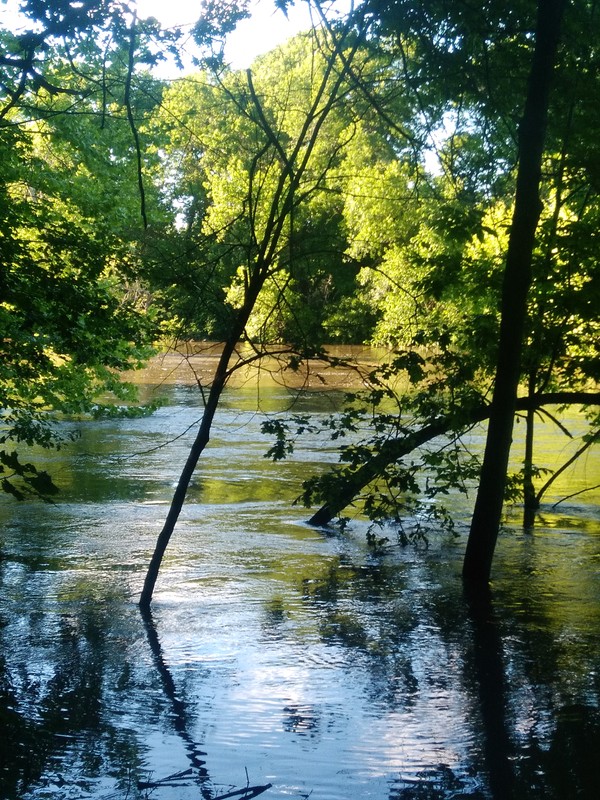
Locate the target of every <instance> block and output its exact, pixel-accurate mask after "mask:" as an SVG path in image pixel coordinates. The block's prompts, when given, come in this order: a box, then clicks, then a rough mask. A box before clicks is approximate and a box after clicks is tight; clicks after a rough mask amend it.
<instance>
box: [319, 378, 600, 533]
mask: <svg viewBox="0 0 600 800" xmlns="http://www.w3.org/2000/svg"><path fill="white" fill-rule="evenodd" d="M569 404H570V405H582V406H586V405H594V406H599V405H600V393H598V392H547V393H545V394H538V395H530V396H528V397H521V398H519V399H518V400H517V403H516V410H517V411H529V410H530V409H536V408H542V406H545V405H569ZM489 417H490V407H489V406H477V407H476V408H473V409H471V412H470V413H469V415H468V416H467V417H466V418H465V420H464V423H463V425H464V428H467V427H470V426H471V425H473V424H474V423H476V422H483V421H484V420H486V419H489ZM460 430H461V428H460V427H459V426H457V425H456V421H455V420H454V419H453V418H452V417H447V418H444V419H439V420H436V421H435V422H432V423H430V424H429V425H424V426H423V427H422V428H419V429H417V430H415V431H412V432H411V433H407V434H406V436H403V437H401V438H397V439H388V440H387V441H386V442H384V444H382V446H381V449H380V450H379V451H378V452H377V453H375V454H374V455H373V457H372V458H370V459H369V460H368V461H365V462H364V464H362V465H361V466H360V467H358V468H357V469H355V470H354V471H353V472H351V471H348V472H347V474H345V475H344V474H342V475H341V476H340V482H339V484H338V485H337V486H336V492H335V499H332V500H330V501H328V502H326V503H324V504H323V505H322V506H321V507H320V508H319V509H317V511H315V513H314V514H313V515H312V517H311V518H310V519H309V520H308V523H307V524H308V525H315V526H317V527H322V526H323V525H327V524H328V523H329V522H331V520H332V519H333V518H334V517H336V516H337V515H338V514H339V513H340V512H341V511H343V510H344V509H345V508H346V507H347V506H349V505H350V503H352V501H353V500H354V499H355V498H356V497H357V496H358V495H359V494H360V492H362V490H363V489H364V488H365V487H366V486H368V485H369V483H371V481H373V480H375V479H376V478H378V477H379V476H380V475H383V473H384V471H385V468H386V467H387V466H388V464H393V463H394V462H396V461H399V460H400V459H401V458H403V457H404V456H406V455H408V454H409V453H412V452H413V450H416V449H417V448H418V447H420V446H421V445H423V444H426V443H427V442H431V441H433V439H437V438H438V436H444V435H445V434H446V433H450V432H453V433H460ZM588 446H589V445H588ZM569 463H571V462H569ZM539 499H540V493H539V492H538V495H537V502H538V503H539Z"/></svg>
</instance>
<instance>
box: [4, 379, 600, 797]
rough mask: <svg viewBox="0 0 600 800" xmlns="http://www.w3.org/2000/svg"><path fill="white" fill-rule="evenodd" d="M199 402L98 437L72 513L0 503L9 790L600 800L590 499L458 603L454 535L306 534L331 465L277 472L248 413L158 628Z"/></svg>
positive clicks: (227, 422)
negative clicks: (149, 602) (160, 554)
mask: <svg viewBox="0 0 600 800" xmlns="http://www.w3.org/2000/svg"><path fill="white" fill-rule="evenodd" d="M267 399H268V401H269V407H271V405H272V406H273V408H276V407H277V406H276V401H277V402H279V401H278V400H277V398H276V397H275V396H269V397H268V398H267ZM284 399H285V398H284ZM190 401H191V397H188V394H187V393H185V392H183V393H181V392H179V390H178V392H176V393H175V394H174V395H173V398H172V403H171V405H170V406H169V407H168V408H165V409H162V410H161V412H159V413H158V414H157V415H155V416H154V417H151V418H147V419H138V420H131V421H120V422H116V421H104V422H103V423H102V424H99V425H94V426H91V425H90V426H89V427H86V428H85V430H84V431H83V432H82V433H83V435H82V437H81V439H80V440H79V441H78V442H77V443H76V446H75V447H74V450H73V451H72V452H71V457H68V454H63V453H62V452H61V453H58V454H53V455H52V458H56V459H57V462H56V464H52V465H49V468H50V469H53V470H55V471H57V472H58V474H59V477H60V478H61V481H62V483H61V485H62V486H63V496H62V498H61V503H60V504H59V505H57V506H53V507H42V506H38V505H36V504H33V503H31V504H21V505H18V506H17V505H15V504H10V503H9V502H7V503H5V504H4V505H3V504H2V503H0V549H1V550H2V552H3V554H4V558H3V559H0V798H1V800H148V798H152V800H198V798H199V797H202V798H204V800H209V799H210V798H212V799H213V800H214V798H216V797H227V796H230V797H242V798H244V797H245V798H249V797H252V796H256V793H259V792H262V791H264V790H265V789H266V787H267V785H268V784H271V783H272V787H271V788H270V789H269V792H268V793H266V794H265V796H266V797H269V798H273V800H307V798H308V797H312V798H315V800H316V798H317V797H318V798H320V800H349V798H352V800H423V799H427V798H428V799H429V800H455V799H456V798H474V799H475V800H539V799H540V798H543V800H571V798H572V799H573V800H575V799H576V798H577V800H598V797H600V770H598V769H597V753H598V752H600V717H599V711H598V709H599V708H600V571H599V569H598V566H599V564H600V537H599V536H598V532H599V530H600V528H599V516H598V511H597V506H596V507H592V506H590V507H589V509H588V513H587V517H585V516H584V517H582V516H581V514H580V510H581V509H576V508H573V509H572V513H571V512H569V514H566V511H565V513H563V515H562V516H560V515H557V514H554V515H552V514H551V513H550V511H549V510H548V511H547V512H545V516H544V518H543V519H542V520H541V521H540V526H539V528H538V530H537V531H536V533H535V535H533V536H524V535H523V534H522V533H520V532H519V531H518V530H517V529H516V528H515V529H513V530H510V531H508V532H507V533H506V534H503V535H502V536H501V537H500V540H499V547H498V553H497V559H496V562H495V580H494V587H493V595H492V596H489V595H486V596H485V597H476V598H472V597H465V596H464V595H463V593H462V589H461V580H460V559H461V555H462V549H463V545H464V542H462V541H461V540H460V539H459V540H458V541H446V540H443V539H442V538H441V537H440V539H439V540H434V541H432V542H431V544H430V547H429V549H427V550H423V551H421V552H417V551H415V550H413V549H411V548H404V549H403V548H400V547H390V548H389V549H388V550H387V551H383V552H381V553H377V554H375V553H373V552H372V551H370V550H369V549H368V548H367V546H366V544H365V537H364V533H365V529H366V525H363V524H362V523H361V522H360V521H355V522H353V524H352V525H351V526H350V528H349V530H348V531H347V532H346V533H345V534H344V535H342V534H339V533H334V534H331V535H324V534H322V533H320V532H317V531H315V530H312V529H309V528H307V527H306V526H305V525H303V524H302V521H303V519H304V513H303V511H302V509H298V508H293V507H292V505H291V501H292V500H293V499H294V498H295V497H296V495H297V491H298V486H299V484H300V482H301V480H302V479H303V478H304V477H306V474H307V472H308V471H309V470H310V471H312V470H313V468H315V466H316V465H318V464H321V465H322V464H323V462H324V460H327V459H331V458H333V457H334V456H333V454H332V453H331V452H329V451H327V450H326V449H324V447H323V444H322V442H320V441H318V440H317V439H315V440H314V441H313V440H311V441H309V442H308V444H307V446H306V449H305V450H303V451H302V452H301V453H300V452H299V453H297V454H296V455H295V459H296V460H294V459H290V460H289V461H287V462H285V463H283V464H277V465H273V464H270V463H269V462H266V461H265V459H264V458H263V453H264V451H265V448H266V446H267V445H266V444H265V441H264V440H263V439H261V436H260V432H259V422H258V420H257V417H256V414H255V410H254V409H255V405H256V404H255V402H254V399H253V401H252V403H250V402H249V401H248V402H247V403H246V406H248V408H246V406H244V404H241V403H237V405H236V398H231V403H230V406H228V407H227V408H226V409H225V411H224V415H223V420H224V422H223V426H222V428H221V429H218V430H216V431H215V439H214V442H213V443H212V448H211V452H210V454H208V456H207V460H206V462H205V463H204V464H203V466H202V469H201V470H200V471H199V475H198V480H197V483H196V485H195V486H194V487H193V490H192V492H191V496H190V502H189V503H188V505H187V506H186V509H185V513H184V515H183V516H182V519H181V521H180V525H179V527H178V531H177V535H176V537H174V541H173V544H172V547H171V548H170V550H169V552H168V557H167V559H166V562H165V565H164V571H163V573H162V576H161V585H160V588H159V591H158V594H157V597H156V604H155V606H154V617H153V618H152V617H150V618H145V619H142V617H141V616H140V614H139V611H138V609H137V607H136V606H135V605H134V603H133V602H132V598H133V597H135V596H137V594H136V593H137V591H138V590H139V586H140V584H141V576H142V575H143V570H144V568H145V565H146V564H147V559H148V555H149V552H150V551H151V548H152V546H153V544H154V541H155V536H156V533H157V530H159V529H160V524H161V523H162V519H163V515H164V510H165V505H164V503H165V500H166V498H168V497H169V496H170V492H171V490H172V482H173V480H175V479H176V476H177V468H178V466H179V464H180V462H181V458H182V455H183V453H184V452H185V451H186V447H187V445H186V444H185V441H184V440H181V441H180V440H178V439H177V440H176V439H174V436H175V435H176V434H177V433H178V432H180V431H181V430H183V429H185V428H186V427H187V426H188V424H189V423H190V422H191V421H192V420H193V419H195V418H196V417H197V413H198V409H197V408H195V407H191V406H190ZM306 402H307V403H308V400H307V401H306ZM315 402H316V401H315ZM319 402H320V403H322V402H324V401H319ZM310 408H312V406H311V407H310ZM310 408H309V410H310ZM322 411H323V409H322V407H321V405H319V404H318V403H317V405H316V410H315V412H314V413H321V412H322ZM171 440H173V441H172V444H171V445H168V446H167V442H169V441H171ZM157 443H159V444H163V443H164V444H165V447H164V448H162V447H161V448H160V449H159V450H158V451H156V450H152V452H151V453H150V454H146V453H147V451H149V449H151V448H154V446H155V445H156V444H157ZM73 453H74V457H73ZM48 457H50V455H48ZM55 468H56V469H55ZM361 525H363V527H361ZM116 526H118V528H117V527H116ZM205 753H208V755H205ZM246 767H248V771H249V774H250V776H251V777H252V779H253V780H252V783H253V784H254V783H255V784H257V785H256V786H251V785H250V782H249V781H248V785H247V786H245V787H244V788H242V789H239V788H236V787H237V786H241V785H243V784H244V770H245V769H246ZM229 781H232V782H231V783H230V782H229ZM258 784H260V785H258ZM253 792H254V793H255V794H252V793H253Z"/></svg>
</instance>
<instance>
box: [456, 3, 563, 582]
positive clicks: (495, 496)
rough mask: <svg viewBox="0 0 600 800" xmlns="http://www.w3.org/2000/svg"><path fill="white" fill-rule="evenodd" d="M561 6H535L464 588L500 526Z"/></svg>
mask: <svg viewBox="0 0 600 800" xmlns="http://www.w3.org/2000/svg"><path fill="white" fill-rule="evenodd" d="M565 6H566V0H539V2H538V21H537V28H536V46H535V51H534V54H533V60H532V65H531V72H530V76H529V82H528V87H527V96H526V100H525V108H524V111H523V119H522V121H521V126H520V130H519V153H518V162H519V166H518V171H517V187H516V192H515V207H514V214H513V218H512V223H511V228H510V237H509V243H508V250H507V255H506V268H505V271H504V279H503V289H502V306H501V319H500V341H499V345H498V355H497V363H496V375H495V381H494V393H493V396H492V407H491V413H490V421H489V425H488V433H487V439H486V446H485V452H484V457H483V464H482V467H481V475H480V479H479V489H478V492H477V498H476V501H475V508H474V510H473V518H472V521H471V531H470V534H469V540H468V542H467V549H466V552H465V561H464V568H463V577H464V579H465V582H466V583H467V584H468V585H477V584H479V585H480V584H485V585H487V583H488V581H489V578H490V572H491V566H492V559H493V554H494V548H495V545H496V538H497V535H498V528H499V526H500V519H501V514H502V504H503V500H504V487H505V481H506V472H507V467H508V458H509V454H510V446H511V441H512V428H513V421H514V415H515V406H516V400H517V392H518V387H519V382H520V380H521V353H522V350H523V344H524V338H525V320H526V316H527V300H528V294H529V289H530V286H531V281H532V272H531V262H532V258H533V250H534V247H535V235H536V230H537V226H538V220H539V217H540V214H541V211H542V203H541V200H540V197H539V187H540V183H541V170H542V159H543V151H544V134H545V130H546V120H547V117H548V107H549V97H550V86H551V81H552V74H553V70H554V62H555V60H556V52H557V49H558V42H559V37H560V31H561V24H562V16H563V13H564V9H565Z"/></svg>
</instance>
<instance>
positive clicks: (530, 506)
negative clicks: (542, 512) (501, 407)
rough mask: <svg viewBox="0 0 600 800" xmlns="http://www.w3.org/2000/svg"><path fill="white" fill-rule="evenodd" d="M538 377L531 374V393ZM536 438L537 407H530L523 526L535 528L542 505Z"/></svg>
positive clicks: (527, 430) (525, 458)
mask: <svg viewBox="0 0 600 800" xmlns="http://www.w3.org/2000/svg"><path fill="white" fill-rule="evenodd" d="M535 385H536V378H535V375H534V374H533V373H532V374H531V375H530V376H529V394H530V395H532V394H534V392H535ZM534 438H535V409H533V408H528V409H527V416H526V418H525V455H524V458H523V527H524V528H525V529H526V530H530V529H531V528H533V525H534V523H535V514H536V511H537V510H538V508H539V507H540V504H539V501H538V499H537V497H536V494H535V486H534V485H533V443H534Z"/></svg>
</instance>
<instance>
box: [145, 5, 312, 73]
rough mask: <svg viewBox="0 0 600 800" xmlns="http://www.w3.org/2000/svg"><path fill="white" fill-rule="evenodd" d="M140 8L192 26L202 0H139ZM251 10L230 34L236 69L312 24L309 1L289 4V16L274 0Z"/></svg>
mask: <svg viewBox="0 0 600 800" xmlns="http://www.w3.org/2000/svg"><path fill="white" fill-rule="evenodd" d="M137 8H138V16H140V17H156V19H157V20H158V21H159V22H160V23H161V24H162V26H163V27H165V28H170V27H174V26H177V25H179V26H182V27H185V26H191V25H192V24H193V23H194V22H196V20H197V19H198V17H199V16H200V13H201V3H200V0H168V2H165V0H137ZM251 13H252V16H251V17H250V18H249V19H245V20H242V22H240V23H239V25H238V27H237V29H236V30H235V31H234V32H233V33H232V34H230V35H229V36H228V38H227V44H226V48H225V52H226V56H227V60H228V61H229V62H230V63H231V65H232V66H233V67H234V68H236V69H243V68H245V67H248V66H249V65H250V64H251V63H252V61H254V59H255V58H256V57H257V56H259V55H261V54H262V53H266V52H267V51H268V50H272V49H273V48H274V47H277V45H279V44H283V42H285V41H287V40H288V39H289V38H291V37H292V36H294V35H295V34H296V33H298V32H299V31H302V30H308V28H310V27H311V18H310V11H309V7H308V4H307V3H303V2H301V1H300V2H297V3H296V4H295V5H294V6H291V7H290V8H289V10H288V14H287V17H286V15H285V14H284V13H283V12H282V11H281V10H280V9H279V8H277V7H276V6H275V3H274V2H272V0H255V2H253V3H252V4H251Z"/></svg>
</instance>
